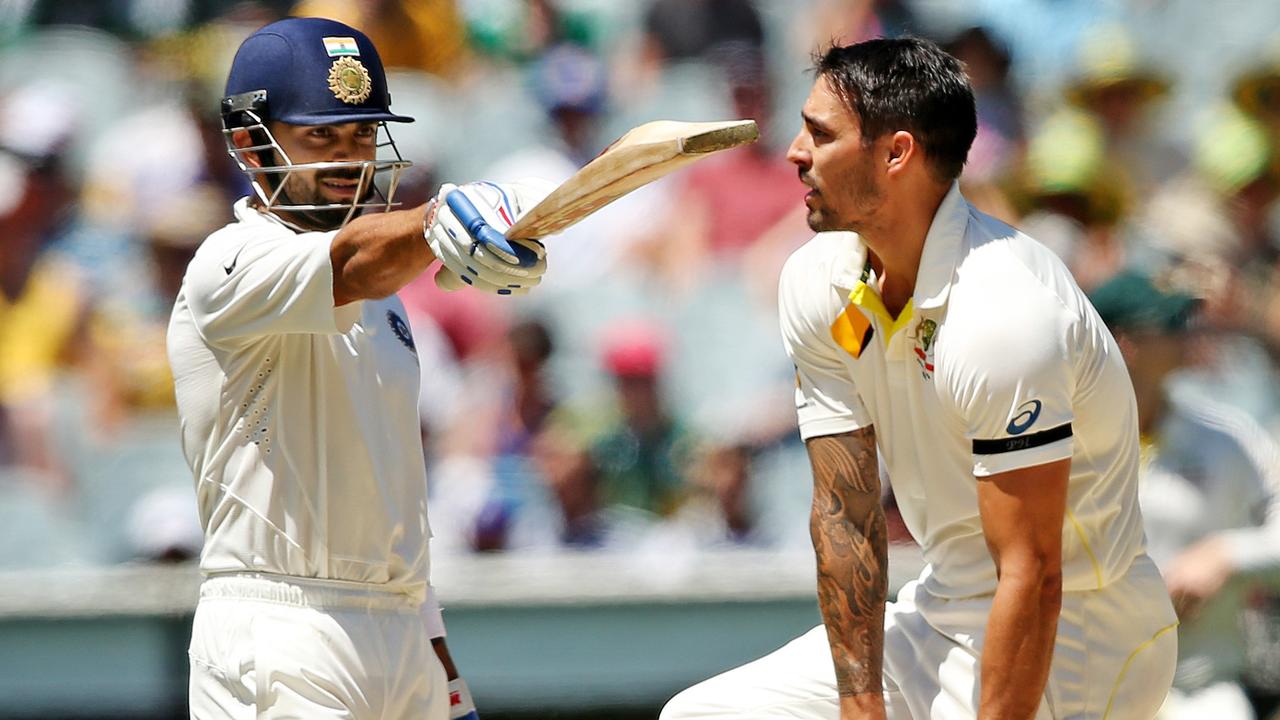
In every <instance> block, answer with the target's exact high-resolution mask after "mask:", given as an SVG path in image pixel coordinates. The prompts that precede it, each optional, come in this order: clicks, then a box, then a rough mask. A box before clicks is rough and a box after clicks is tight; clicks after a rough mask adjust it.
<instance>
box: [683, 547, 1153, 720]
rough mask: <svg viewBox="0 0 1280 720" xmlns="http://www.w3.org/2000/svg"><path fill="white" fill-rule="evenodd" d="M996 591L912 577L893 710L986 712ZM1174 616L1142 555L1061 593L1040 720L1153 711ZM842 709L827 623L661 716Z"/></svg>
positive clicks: (902, 719)
mask: <svg viewBox="0 0 1280 720" xmlns="http://www.w3.org/2000/svg"><path fill="white" fill-rule="evenodd" d="M990 610H991V597H990V596H985V597H978V598H966V599H963V600H943V599H940V598H937V597H934V596H932V595H930V594H928V593H926V592H925V591H924V590H923V589H922V588H921V586H920V584H919V582H918V581H913V582H910V583H908V584H907V585H906V586H905V587H904V588H903V589H902V591H901V592H899V593H898V599H897V601H895V602H892V603H889V605H888V608H887V609H886V611H885V620H884V624H885V641H884V694H885V705H886V709H887V714H888V718H889V720H973V718H976V717H977V716H978V697H979V688H978V680H979V675H980V667H981V664H980V663H981V653H982V641H983V637H984V635H985V634H986V622H987V616H988V615H989V613H990ZM1176 627H1177V621H1176V618H1175V616H1174V613H1173V607H1172V605H1171V604H1170V603H1169V596H1168V593H1167V591H1166V590H1165V584H1164V579H1163V578H1161V577H1160V573H1159V571H1158V570H1156V566H1155V564H1154V563H1152V562H1151V560H1150V559H1149V558H1147V557H1146V556H1145V555H1143V556H1141V557H1140V558H1138V559H1137V560H1135V561H1134V564H1133V566H1131V567H1130V568H1129V571H1128V573H1127V574H1126V575H1125V576H1124V577H1123V578H1121V579H1120V580H1117V581H1116V582H1113V583H1111V584H1110V585H1108V586H1106V587H1104V588H1102V589H1101V590H1093V591H1088V592H1071V593H1064V594H1063V598H1062V612H1061V615H1060V616H1059V618H1058V635H1057V640H1056V644H1055V646H1054V655H1053V664H1052V666H1051V669H1050V675H1049V683H1048V686H1047V687H1046V689H1045V693H1044V696H1043V699H1042V700H1041V702H1040V708H1039V711H1038V712H1037V713H1036V716H1035V717H1036V720H1050V719H1052V720H1068V719H1069V720H1095V719H1101V720H1151V718H1153V717H1155V715H1156V711H1157V710H1158V709H1159V708H1160V703H1161V702H1163V701H1164V698H1165V694H1166V693H1168V691H1169V686H1170V684H1171V683H1172V682H1173V670H1174V664H1175V662H1176V659H1177V632H1176V631H1175V629H1176ZM839 716H840V712H839V698H838V696H837V692H836V678H835V670H834V669H833V667H832V664H831V651H830V648H829V647H828V645H827V634H826V631H825V629H824V628H823V626H821V625H819V626H818V627H816V628H814V629H812V630H810V631H809V632H808V633H806V634H804V635H802V636H800V637H799V638H797V639H795V640H793V641H791V642H790V643H788V644H787V645H784V646H783V647H782V648H781V649H779V650H777V651H775V652H773V653H771V654H769V655H766V656H764V657H763V658H760V659H759V660H756V661H755V662H751V663H748V664H746V665H743V666H742V667H739V668H737V669H734V670H730V671H728V672H726V673H723V674H721V675H717V676H716V677H713V678H711V679H710V680H706V681H705V682H702V683H700V684H698V685H695V686H693V687H691V688H689V689H688V690H685V691H683V692H681V693H679V694H678V695H676V696H675V697H674V698H672V699H671V700H670V702H668V703H667V705H666V707H665V708H663V710H662V715H661V720H694V719H697V720H708V719H710V718H716V719H718V720H720V719H722V720H728V719H729V718H734V719H735V720H744V719H747V718H751V719H761V720H763V719H765V718H811V719H813V720H837V719H838V718H839Z"/></svg>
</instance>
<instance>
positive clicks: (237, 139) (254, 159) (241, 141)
mask: <svg viewBox="0 0 1280 720" xmlns="http://www.w3.org/2000/svg"><path fill="white" fill-rule="evenodd" d="M231 144H232V146H234V147H238V148H247V147H252V146H253V144H254V143H253V136H252V135H250V134H249V131H248V130H245V129H244V128H241V129H239V130H232V131H231ZM239 155H240V159H241V160H243V161H244V164H245V165H248V166H250V167H262V158H261V157H259V156H258V153H256V152H246V153H239Z"/></svg>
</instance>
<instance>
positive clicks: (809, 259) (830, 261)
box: [782, 232, 866, 285]
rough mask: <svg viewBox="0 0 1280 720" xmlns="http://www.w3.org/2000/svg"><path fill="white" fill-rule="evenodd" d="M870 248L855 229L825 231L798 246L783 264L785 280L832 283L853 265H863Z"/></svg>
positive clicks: (803, 282)
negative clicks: (820, 280) (860, 238)
mask: <svg viewBox="0 0 1280 720" xmlns="http://www.w3.org/2000/svg"><path fill="white" fill-rule="evenodd" d="M865 252H866V251H865V250H864V249H863V246H862V243H861V242H860V241H859V240H858V234H857V233H854V232H823V233H818V234H817V235H814V236H813V238H812V239H810V240H809V241H808V242H806V243H805V244H803V245H801V246H800V247H798V248H796V249H795V251H794V252H792V253H791V256H790V257H788V258H787V262H786V264H784V265H783V266H782V281H783V282H784V283H788V284H797V285H809V284H811V283H814V281H816V280H819V279H823V280H826V281H827V282H828V283H829V282H832V281H834V280H836V279H837V275H838V274H839V273H840V272H842V271H846V270H848V269H849V268H850V267H854V266H860V258H861V257H862V256H863V254H864V253H865Z"/></svg>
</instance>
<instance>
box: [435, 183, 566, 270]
mask: <svg viewBox="0 0 1280 720" xmlns="http://www.w3.org/2000/svg"><path fill="white" fill-rule="evenodd" d="M550 190H551V187H550V185H549V184H548V185H547V186H546V187H543V186H542V184H541V183H540V182H539V183H534V182H530V181H526V182H522V183H503V184H497V183H490V182H475V183H467V184H466V185H462V186H458V185H453V184H451V183H446V184H445V185H443V186H441V188H440V194H439V195H437V196H436V208H435V212H434V216H433V217H430V218H429V219H430V223H429V225H428V226H427V227H426V228H424V232H423V234H424V235H426V237H427V242H428V243H429V244H430V245H431V252H433V253H435V256H436V257H437V258H439V259H440V262H441V263H442V265H443V267H441V268H440V270H439V271H438V272H437V273H436V284H437V285H439V286H440V287H441V288H442V289H444V290H456V289H458V288H460V287H462V286H463V285H470V286H472V287H474V288H477V289H479V290H482V291H484V292H489V293H494V294H497V295H523V294H525V293H527V292H529V290H530V288H532V287H534V286H535V285H537V284H538V283H540V282H542V275H543V274H544V273H545V272H546V271H547V251H546V248H545V247H543V245H542V243H541V242H538V241H537V240H508V239H507V238H506V236H505V233H506V231H507V229H508V228H510V227H511V225H512V224H514V223H515V221H516V219H517V218H518V217H520V215H521V214H522V213H524V212H526V211H527V210H529V209H530V208H532V207H533V206H534V205H536V204H538V201H539V200H541V199H542V198H543V197H545V196H546V195H547V193H548V192H550Z"/></svg>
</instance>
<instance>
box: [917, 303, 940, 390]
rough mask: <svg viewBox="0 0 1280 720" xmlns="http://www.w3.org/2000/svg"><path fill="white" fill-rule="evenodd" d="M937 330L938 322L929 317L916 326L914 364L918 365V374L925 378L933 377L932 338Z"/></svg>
mask: <svg viewBox="0 0 1280 720" xmlns="http://www.w3.org/2000/svg"><path fill="white" fill-rule="evenodd" d="M937 332H938V323H936V322H934V321H933V320H931V319H929V318H925V319H924V320H921V321H920V324H919V325H918V326H916V346H915V353H916V364H917V365H919V366H920V375H921V376H922V377H923V378H924V379H925V380H930V379H932V378H933V340H934V335H936V334H937Z"/></svg>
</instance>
